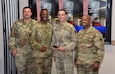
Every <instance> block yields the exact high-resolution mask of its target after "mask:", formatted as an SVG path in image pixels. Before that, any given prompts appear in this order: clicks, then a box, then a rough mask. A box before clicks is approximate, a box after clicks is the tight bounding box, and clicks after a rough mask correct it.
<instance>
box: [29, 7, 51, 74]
mask: <svg viewBox="0 0 115 74" xmlns="http://www.w3.org/2000/svg"><path fill="white" fill-rule="evenodd" d="M40 16H41V20H40V22H39V23H38V25H36V26H35V27H34V30H33V31H32V33H31V38H30V44H31V48H32V52H31V53H32V54H31V55H32V56H31V58H29V59H28V62H27V63H28V65H27V66H28V69H27V72H28V73H27V74H51V67H52V50H51V39H52V38H51V37H52V26H51V24H50V23H49V22H48V10H47V9H41V13H40Z"/></svg>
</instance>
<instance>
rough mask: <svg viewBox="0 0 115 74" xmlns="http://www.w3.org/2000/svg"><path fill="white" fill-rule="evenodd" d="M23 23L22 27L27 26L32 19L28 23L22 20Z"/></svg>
mask: <svg viewBox="0 0 115 74" xmlns="http://www.w3.org/2000/svg"><path fill="white" fill-rule="evenodd" d="M22 21H23V25H27V24H30V23H31V22H32V19H31V20H30V22H25V21H24V19H22Z"/></svg>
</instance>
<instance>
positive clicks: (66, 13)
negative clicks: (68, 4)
mask: <svg viewBox="0 0 115 74" xmlns="http://www.w3.org/2000/svg"><path fill="white" fill-rule="evenodd" d="M59 11H64V12H65V14H67V12H66V10H64V9H59V10H58V12H59Z"/></svg>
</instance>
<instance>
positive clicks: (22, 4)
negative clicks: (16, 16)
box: [19, 0, 29, 18]
mask: <svg viewBox="0 0 115 74" xmlns="http://www.w3.org/2000/svg"><path fill="white" fill-rule="evenodd" d="M28 3H29V0H19V8H20V10H19V12H20V18H22V10H23V8H24V7H25V6H28V5H29V4H28Z"/></svg>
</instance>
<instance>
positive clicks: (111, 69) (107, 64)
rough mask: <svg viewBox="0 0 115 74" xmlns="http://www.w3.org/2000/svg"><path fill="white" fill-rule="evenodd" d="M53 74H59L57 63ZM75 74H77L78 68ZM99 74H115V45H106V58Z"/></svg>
mask: <svg viewBox="0 0 115 74" xmlns="http://www.w3.org/2000/svg"><path fill="white" fill-rule="evenodd" d="M52 74H57V73H56V68H55V62H53V66H52ZM74 74H77V71H76V68H74ZM99 74H115V45H105V56H104V60H103V63H102V65H101V68H100V71H99Z"/></svg>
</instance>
